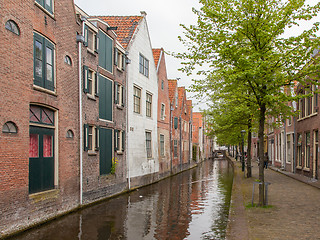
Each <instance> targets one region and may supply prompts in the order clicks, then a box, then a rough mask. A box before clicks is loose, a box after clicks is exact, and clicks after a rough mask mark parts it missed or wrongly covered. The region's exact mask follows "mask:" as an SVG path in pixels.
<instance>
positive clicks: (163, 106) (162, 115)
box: [160, 103, 166, 120]
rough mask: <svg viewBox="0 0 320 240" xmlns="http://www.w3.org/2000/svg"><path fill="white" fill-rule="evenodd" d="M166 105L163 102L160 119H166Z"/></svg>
mask: <svg viewBox="0 0 320 240" xmlns="http://www.w3.org/2000/svg"><path fill="white" fill-rule="evenodd" d="M165 114H166V105H165V104H163V103H161V110H160V119H161V120H164V119H165V117H166V115H165Z"/></svg>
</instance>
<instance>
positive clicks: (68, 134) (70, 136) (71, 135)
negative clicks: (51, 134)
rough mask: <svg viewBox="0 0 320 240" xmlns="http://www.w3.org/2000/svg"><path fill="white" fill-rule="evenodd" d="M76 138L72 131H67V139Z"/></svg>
mask: <svg viewBox="0 0 320 240" xmlns="http://www.w3.org/2000/svg"><path fill="white" fill-rule="evenodd" d="M73 137H74V133H73V132H72V130H70V129H69V130H68V131H67V138H73Z"/></svg>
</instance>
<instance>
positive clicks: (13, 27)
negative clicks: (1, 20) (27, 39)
mask: <svg viewBox="0 0 320 240" xmlns="http://www.w3.org/2000/svg"><path fill="white" fill-rule="evenodd" d="M5 29H7V30H8V31H10V32H12V33H14V34H15V35H17V36H20V28H19V26H18V24H17V23H16V22H15V21H13V20H12V19H9V20H8V21H7V22H6V23H5Z"/></svg>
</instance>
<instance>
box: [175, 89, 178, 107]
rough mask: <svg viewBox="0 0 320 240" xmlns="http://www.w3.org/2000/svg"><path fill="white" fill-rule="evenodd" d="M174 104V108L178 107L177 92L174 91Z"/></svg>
mask: <svg viewBox="0 0 320 240" xmlns="http://www.w3.org/2000/svg"><path fill="white" fill-rule="evenodd" d="M175 105H176V108H177V107H178V93H177V92H176V94H175Z"/></svg>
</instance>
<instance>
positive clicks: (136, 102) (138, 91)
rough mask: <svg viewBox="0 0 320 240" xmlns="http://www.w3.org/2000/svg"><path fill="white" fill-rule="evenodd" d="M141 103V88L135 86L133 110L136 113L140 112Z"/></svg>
mask: <svg viewBox="0 0 320 240" xmlns="http://www.w3.org/2000/svg"><path fill="white" fill-rule="evenodd" d="M140 103H141V89H140V88H137V87H133V111H134V112H135V113H140V105H141V104H140Z"/></svg>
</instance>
